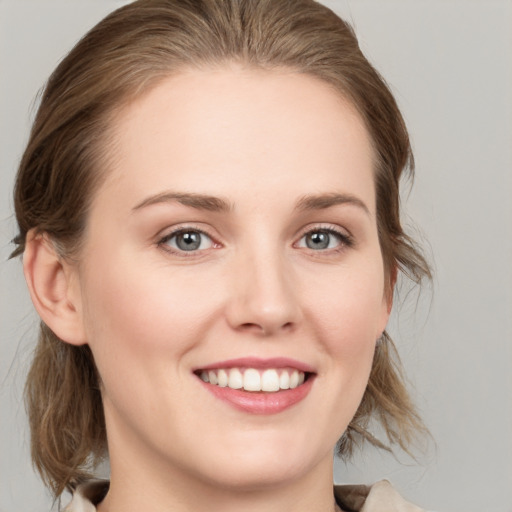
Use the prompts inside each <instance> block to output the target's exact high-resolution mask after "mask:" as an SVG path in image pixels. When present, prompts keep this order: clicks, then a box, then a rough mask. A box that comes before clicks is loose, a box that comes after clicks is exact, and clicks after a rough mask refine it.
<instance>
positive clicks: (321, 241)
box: [306, 231, 330, 249]
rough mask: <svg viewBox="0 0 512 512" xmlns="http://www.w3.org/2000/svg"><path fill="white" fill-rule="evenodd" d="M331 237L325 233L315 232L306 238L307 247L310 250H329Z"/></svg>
mask: <svg viewBox="0 0 512 512" xmlns="http://www.w3.org/2000/svg"><path fill="white" fill-rule="evenodd" d="M329 242H330V235H329V233H326V232H325V231H314V232H313V233H309V234H308V235H307V236H306V245H307V246H308V248H309V249H327V247H329Z"/></svg>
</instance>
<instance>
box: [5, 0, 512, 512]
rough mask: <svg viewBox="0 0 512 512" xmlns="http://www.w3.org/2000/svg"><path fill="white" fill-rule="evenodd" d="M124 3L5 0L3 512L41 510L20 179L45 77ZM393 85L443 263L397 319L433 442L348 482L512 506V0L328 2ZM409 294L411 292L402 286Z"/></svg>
mask: <svg viewBox="0 0 512 512" xmlns="http://www.w3.org/2000/svg"><path fill="white" fill-rule="evenodd" d="M123 3H126V2H123V1H114V0H61V1H57V0H53V1H50V0H0V180H1V181H0V315H1V317H0V347H1V359H0V400H1V413H0V418H1V420H0V454H1V455H0V512H11V511H16V512H17V511H27V512H32V511H45V510H49V509H50V508H51V499H50V498H49V496H48V494H47V493H46V491H45V490H44V488H43V487H42V485H41V483H40V482H39V480H38V478H37V477H36V475H34V473H33V472H32V469H31V466H30V462H29V447H28V445H29V440H28V435H27V428H26V419H25V415H24V411H23V406H22V405H21V403H20V397H21V392H22V387H23V379H24V374H25V371H26V365H27V362H28V360H29V359H30V351H31V349H32V347H33V341H34V339H35V336H36V327H37V319H36V317H35V315H34V313H33V311H32V307H31V304H30V301H29V298H28V294H27V292H26V290H25V286H24V282H23V278H22V273H21V264H20V262H19V261H7V258H8V255H9V252H10V250H11V249H12V247H11V246H10V243H9V241H10V239H11V238H12V237H13V236H14V234H15V226H14V220H13V218H12V199H11V190H12V185H13V179H14V174H15V168H16V165H17V162H18V160H19V158H20V156H21V152H22V150H23V146H24V143H25V142H26V140H27V134H28V129H29V126H30V120H31V119H32V116H33V111H34V104H35V103H34V98H35V96H36V93H37V91H38V89H39V87H40V86H41V85H42V84H43V83H44V81H45V79H46V78H47V76H48V75H49V73H50V72H51V71H52V69H53V68H54V67H55V65H56V64H57V62H58V61H59V60H60V58H61V57H62V56H63V55H64V54H65V53H66V51H67V50H69V49H70V47H71V45H72V44H73V43H74V42H75V41H76V40H77V39H78V38H79V37H80V36H81V35H82V34H83V33H84V32H85V31H86V30H87V29H88V28H90V27H91V26H92V25H93V24H94V23H96V22H97V21H99V19H100V18H102V17H103V16H104V15H105V14H107V12H109V11H111V10H112V9H113V8H115V7H117V6H119V5H121V4H123ZM325 3H326V4H327V5H329V6H330V7H332V8H333V9H335V10H336V11H337V12H338V13H339V14H341V15H342V16H344V17H346V18H347V19H349V20H350V21H351V22H352V23H353V25H354V26H355V29H356V32H357V34H358V36H359V38H360V42H361V45H362V47H363V49H364V50H365V52H366V54H367V56H368V57H369V58H370V60H371V61H372V62H373V63H374V64H375V65H376V67H377V68H378V69H379V70H380V71H381V72H382V74H383V75H384V76H385V78H386V79H387V81H388V82H389V83H390V84H391V86H392V89H393V91H394V92H395V94H396V97H397V99H398V101H399V104H400V106H401V108H402V111H403V113H404V115H405V118H406V120H407V122H408V125H409V128H410V131H411V134H412V139H413V145H414V148H415V155H416V162H417V178H416V183H415V187H414V188H413V191H412V192H411V194H410V195H409V196H408V197H407V203H406V209H407V212H408V214H409V215H410V217H411V218H412V219H414V224H412V221H411V226H412V228H413V229H414V230H418V229H419V228H418V227H417V226H421V231H420V233H419V234H420V235H421V236H422V237H425V238H426V239H427V240H428V245H427V249H428V248H429V247H430V249H429V250H430V251H431V252H432V253H433V255H434V258H435V267H436V278H435V283H434V293H433V294H431V293H430V291H429V290H428V289H426V290H424V293H423V294H422V295H421V296H420V297H419V298H418V296H417V295H416V294H414V293H413V294H410V295H409V297H408V298H407V300H404V301H403V302H402V303H401V304H397V306H398V307H397V308H396V309H397V311H398V313H399V315H395V316H394V318H393V319H392V321H391V330H392V333H393V335H394V337H395V340H396V341H397V343H398V346H399V350H400V352H401V355H402V357H403V360H404V364H405V366H406V369H407V373H408V375H409V377H410V380H411V383H412V385H413V389H414V391H413V392H414V394H415V396H416V399H417V402H418V404H419V407H420V409H421V411H422V413H423V417H424V419H425V421H426V423H427V425H428V426H429V428H430V430H431V432H432V435H433V437H434V439H435V441H436V444H435V445H433V444H431V445H430V449H429V451H428V452H427V454H426V455H425V456H421V457H420V459H419V463H415V462H414V461H412V460H411V459H408V458H407V457H405V456H403V455H401V454H398V457H397V458H398V459H399V460H395V459H394V458H393V457H391V456H387V455H382V454H379V453H378V452H376V451H375V450H373V449H367V450H365V451H364V452H362V453H361V454H358V455H357V456H356V458H355V459H354V461H353V463H351V464H349V465H345V464H344V463H341V462H339V463H336V466H335V477H336V481H337V482H372V481H374V480H378V479H381V478H389V479H391V480H392V481H393V483H394V484H395V485H396V486H397V487H398V488H399V490H400V491H401V492H402V493H403V494H404V495H406V496H407V497H408V498H409V499H411V500H412V501H415V502H417V503H419V504H421V505H422V506H424V507H426V508H429V509H432V510H437V511H439V512H441V511H445V512H450V511H460V510H464V511H466V512H477V511H478V512H480V511H481V510H485V511H486V512H498V511H500V512H504V511H506V512H512V400H511V398H512V320H511V319H512V201H511V195H512V150H511V147H512V92H511V91H512V35H511V34H512V30H511V28H512V2H511V1H506V0H501V1H499V0H486V1H484V0H480V1H477V0H428V1H427V0H338V1H336V0H332V1H326V2H325ZM405 295H407V293H406V290H405V289H404V290H402V292H401V296H402V297H404V296H405Z"/></svg>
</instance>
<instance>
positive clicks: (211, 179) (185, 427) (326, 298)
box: [76, 67, 390, 488]
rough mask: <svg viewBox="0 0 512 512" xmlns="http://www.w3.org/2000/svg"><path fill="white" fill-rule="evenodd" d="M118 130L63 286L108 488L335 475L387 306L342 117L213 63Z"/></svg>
mask: <svg viewBox="0 0 512 512" xmlns="http://www.w3.org/2000/svg"><path fill="white" fill-rule="evenodd" d="M114 128H115V130H114V140H115V143H114V144H113V145H112V148H113V149H112V154H111V156H112V157H113V158H112V160H113V162H114V163H113V164H112V165H111V166H110V167H109V169H108V170H107V172H108V177H107V180H106V182H105V183H104V184H103V185H102V186H101V188H100V190H99V192H98V193H97V195H96V196H95V198H94V201H93V204H92V208H91V211H90V217H89V223H88V230H87V233H86V237H85V245H84V250H83V254H82V256H83V257H82V260H81V264H80V265H79V268H78V269H77V271H76V272H77V278H78V279H77V283H78V286H79V292H80V297H81V305H80V310H81V314H82V318H83V325H84V329H85V333H86V339H87V340H88V343H89V345H90V347H91V349H92V352H93V354H94V358H95V360H96V363H97V366H98V370H99V373H100V375H101V379H102V394H103V400H104V407H105V414H106V421H107V430H108V441H109V450H110V454H111V465H112V472H113V475H114V474H115V472H116V471H118V472H122V471H123V470H124V469H123V468H126V467H137V468H140V470H141V471H144V472H145V473H146V474H147V472H151V471H158V472H159V474H164V473H165V474H166V475H174V476H175V475H181V476H183V475H185V476H186V477H187V478H192V479H193V480H194V479H195V480H200V481H202V482H207V483H213V484H215V485H223V486H239V487H244V488H251V487H254V486H261V485H270V484H272V485H274V484H276V483H282V482H285V481H293V480H296V481H297V480H298V479H301V478H305V477H308V476H312V475H313V474H316V473H319V472H322V473H325V471H326V470H327V469H326V468H328V471H330V470H331V468H332V450H333V446H334V445H335V443H336V441H337V439H338V438H339V437H340V436H341V434H342V433H343V431H344V430H345V428H346V427H347V425H348V423H349V421H350V420H351V418H352V417H353V415H354V413H355V411H356V409H357V407H358V405H359V403H360V400H361V397H362V395H363V392H364V390H365V387H366V384H367V380H368V375H369V372H370V368H371V363H372V357H373V353H374V347H375V342H376V340H377V338H378V337H379V336H380V334H381V333H382V331H383V330H384V328H385V325H386V322H387V319H388V314H389V306H390V305H389V304H388V300H387V296H388V294H387V293H386V290H385V285H384V270H383V262H382V257H381V252H380V247H379V242H378V236H377V226H376V217H375V190H374V177H373V155H372V149H371V144H370V140H369V137H368V134H367V132H366V130H365V128H364V126H363V123H362V121H361V119H360V118H359V116H358V114H357V113H356V112H355V109H354V108H352V107H351V105H350V104H348V103H347V102H346V101H345V100H344V99H343V98H342V97H340V95H339V94H338V93H336V92H334V91H333V90H332V89H330V88H329V87H328V86H327V85H325V84H324V83H322V82H320V81H318V80H316V79H314V78H312V77H308V76H305V75H300V74H296V73H293V72H288V71H280V72H276V71H274V72H263V71H255V70H247V69H245V70H244V69H240V68H236V67H232V68H228V67H226V68H224V69H218V70H215V71H212V70H210V71H195V70H194V71H187V72H184V73H182V74H180V75H178V76H175V77H172V78H169V79H166V80H165V81H163V82H162V83H160V84H159V85H158V86H157V87H156V88H154V89H153V90H151V92H149V93H147V94H146V95H144V96H143V97H142V98H140V99H139V100H137V101H136V102H135V103H132V104H130V105H129V106H128V107H126V109H125V110H124V111H123V113H122V115H121V116H120V117H119V118H118V119H117V121H116V124H115V126H114ZM302 380H304V382H303V383H302ZM206 381H208V382H206ZM240 387H241V388H240ZM262 388H263V389H262ZM287 388H292V389H287Z"/></svg>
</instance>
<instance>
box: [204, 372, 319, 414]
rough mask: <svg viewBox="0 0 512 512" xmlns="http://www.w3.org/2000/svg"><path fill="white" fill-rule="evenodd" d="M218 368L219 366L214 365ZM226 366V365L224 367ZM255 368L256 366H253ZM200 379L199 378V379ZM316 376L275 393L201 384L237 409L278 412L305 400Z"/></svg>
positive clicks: (261, 412)
mask: <svg viewBox="0 0 512 512" xmlns="http://www.w3.org/2000/svg"><path fill="white" fill-rule="evenodd" d="M213 368H218V367H213ZM223 368H225V367H223ZM251 368H254V366H251ZM198 380H199V379H198ZM313 381H314V376H313V375H310V376H309V378H308V379H307V380H306V381H305V382H304V384H301V385H300V386H297V387H296V388H294V389H286V390H282V391H276V392H274V393H266V392H252V391H243V390H240V389H231V388H228V387H225V388H221V387H220V386H215V385H212V384H208V383H206V382H203V381H202V380H199V382H200V384H202V386H203V387H204V388H205V389H206V390H207V391H209V392H210V393H211V394H212V395H214V396H215V397H216V398H219V399H220V400H222V401H223V402H226V403H228V404H229V405H231V406H233V407H234V408H235V409H238V410H240V411H244V412H248V413H251V414H277V413H279V412H282V411H284V410H286V409H288V408H290V407H292V406H293V405H295V404H297V403H298V402H300V401H302V400H304V398H306V396H307V395H308V393H309V392H310V391H311V387H312V386H313Z"/></svg>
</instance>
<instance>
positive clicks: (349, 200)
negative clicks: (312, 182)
mask: <svg viewBox="0 0 512 512" xmlns="http://www.w3.org/2000/svg"><path fill="white" fill-rule="evenodd" d="M340 204H349V205H352V206H357V207H358V208H361V209H362V210H363V211H364V212H365V213H366V214H367V215H370V210H369V209H368V206H366V204H365V203H364V202H363V201H361V199H359V198H358V197H356V196H353V195H352V194H338V193H330V194H308V195H306V196H303V197H301V198H300V199H299V201H297V205H296V209H297V210H302V211H305V210H325V209H327V208H331V207H332V206H337V205H340Z"/></svg>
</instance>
